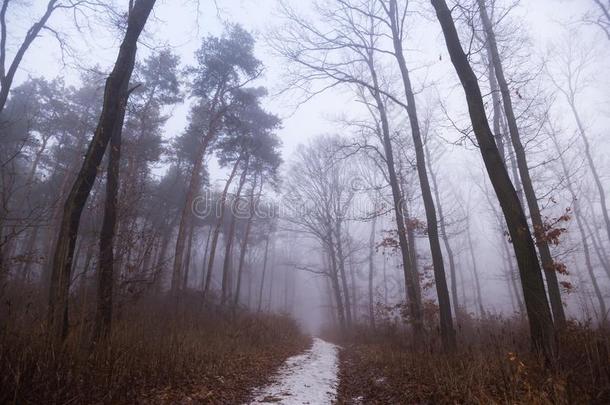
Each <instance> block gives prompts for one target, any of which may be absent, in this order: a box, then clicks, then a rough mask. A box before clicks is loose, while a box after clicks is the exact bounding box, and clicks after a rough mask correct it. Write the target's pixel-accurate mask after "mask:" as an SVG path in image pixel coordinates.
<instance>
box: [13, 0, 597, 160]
mask: <svg viewBox="0 0 610 405" xmlns="http://www.w3.org/2000/svg"><path fill="white" fill-rule="evenodd" d="M30 2H31V3H32V4H33V5H35V6H34V7H31V8H29V9H27V10H24V11H23V12H21V13H19V15H13V20H12V21H11V27H14V25H12V24H14V23H15V22H16V23H17V24H18V25H19V26H20V27H21V28H22V29H23V28H25V27H26V26H28V25H29V24H30V22H31V16H34V15H38V12H37V11H38V10H37V11H34V12H33V11H32V9H35V8H36V7H38V8H39V10H42V6H43V5H44V3H46V1H43V0H31V1H30ZM115 2H117V4H121V2H120V1H118V0H115ZM123 3H126V1H124V2H123ZM215 3H216V4H215ZM293 3H294V4H295V5H299V7H306V6H303V4H306V3H307V2H306V1H293ZM426 3H427V2H424V3H423V4H424V6H425V7H427V8H428V9H429V5H428V4H426ZM521 3H522V4H521V6H520V8H519V10H517V12H516V15H520V16H523V18H524V21H525V26H526V27H528V28H529V30H530V32H531V37H532V38H533V39H534V40H535V41H536V42H537V44H538V45H540V48H541V49H542V48H543V47H544V46H545V44H546V43H547V42H548V40H549V39H552V38H553V37H554V36H557V35H558V33H559V32H560V30H561V27H560V26H559V25H558V24H557V22H565V21H570V20H575V19H576V18H578V16H581V15H582V14H583V12H584V11H585V10H586V9H587V8H588V7H589V6H590V4H589V3H591V1H590V0H523V1H522V2H521ZM415 7H421V6H419V5H415ZM276 9H277V1H276V0H222V1H220V0H217V1H216V2H213V1H209V0H207V1H206V0H200V7H199V9H198V8H197V1H196V0H160V1H158V4H157V6H156V8H155V11H154V19H153V20H152V21H150V23H149V24H148V28H147V31H148V34H149V35H148V37H147V38H146V39H145V41H144V44H142V45H141V46H140V55H141V56H142V55H144V54H145V53H146V52H147V51H148V50H147V49H146V48H147V47H156V46H162V45H169V46H171V47H172V48H173V49H174V51H175V52H176V53H177V54H178V55H180V57H181V58H182V61H183V63H190V62H191V61H192V60H193V52H194V51H195V49H197V48H198V47H199V44H200V41H201V37H203V36H204V35H208V34H214V35H217V34H220V33H221V31H222V26H223V23H224V22H237V23H240V24H242V25H243V26H244V27H245V28H247V29H248V30H249V31H251V32H252V33H253V34H254V35H255V36H256V37H257V39H259V41H258V44H257V56H258V57H259V58H261V59H262V60H263V61H264V62H265V65H266V73H265V77H264V78H263V79H262V82H261V84H263V85H266V86H267V87H269V88H270V90H271V92H272V93H274V92H276V91H278V90H280V89H281V88H282V85H283V83H281V73H282V63H281V62H279V61H278V60H277V59H275V58H274V57H273V56H272V54H271V53H270V51H269V49H267V47H266V46H265V44H264V39H263V37H264V35H265V33H267V32H268V31H269V29H270V28H272V27H273V26H276V25H278V16H277V13H276ZM517 13H518V14H517ZM89 22H90V25H91V30H89V29H87V28H86V27H84V28H83V29H82V32H83V33H82V34H80V33H78V32H76V31H75V30H74V29H73V28H71V26H72V24H71V21H70V18H69V16H68V15H56V16H54V17H53V19H52V22H51V25H52V26H53V27H55V28H61V30H62V31H64V32H68V33H69V34H68V36H67V37H68V40H69V43H70V45H71V46H72V47H73V49H74V50H75V51H76V53H75V54H74V55H72V56H70V55H68V56H67V57H66V58H65V59H63V60H62V54H61V52H60V49H59V47H58V46H57V43H56V42H55V40H54V39H53V38H51V37H50V36H49V35H48V34H47V35H45V37H44V38H42V39H39V40H37V41H36V42H35V43H34V45H33V46H32V48H31V49H30V51H29V52H28V54H27V56H26V58H25V61H24V63H23V64H22V67H21V69H20V71H19V74H18V76H17V82H20V81H22V80H24V79H25V78H26V77H27V76H28V75H31V76H45V77H47V78H53V77H55V76H63V77H64V78H65V79H66V80H67V81H74V79H75V78H76V77H77V76H78V69H79V68H82V67H90V66H93V65H96V64H99V65H100V66H102V67H103V68H106V69H107V68H108V67H109V66H111V64H112V62H113V60H114V57H115V55H116V52H117V48H118V44H119V40H120V38H119V35H117V33H116V32H114V31H113V30H112V29H111V28H110V27H109V26H108V25H107V24H105V23H104V21H103V19H102V18H101V17H99V18H91V19H90V20H89ZM434 23H435V21H430V22H424V23H423V24H422V23H420V24H418V28H419V32H418V34H417V36H416V37H414V38H413V41H414V42H413V43H414V44H415V46H416V47H418V48H420V49H422V50H424V51H425V52H424V53H423V54H418V57H419V58H421V55H424V58H423V60H422V61H421V62H420V63H422V65H423V64H424V63H432V62H431V61H435V60H436V59H437V57H436V56H431V55H440V54H443V53H446V51H445V49H444V48H443V47H444V43H443V41H442V37H441V36H440V30H439V29H438V27H436V24H434ZM9 34H10V35H12V36H13V37H14V38H16V39H18V38H21V37H22V30H21V31H17V30H14V29H11V30H10V32H9ZM412 47H413V46H412ZM426 58H428V60H426ZM432 58H434V59H432ZM448 60H449V58H444V59H443V60H442V61H438V62H437V63H438V64H439V65H442V67H440V69H446V68H449V67H450V66H448ZM292 96H294V95H292ZM351 99H352V97H351V96H349V95H348V94H347V93H344V94H337V92H336V91H335V92H333V93H326V94H324V95H321V96H318V97H316V98H315V99H314V100H313V101H312V102H309V103H307V104H305V105H303V106H301V107H300V108H299V109H298V110H297V111H296V112H295V111H294V108H293V107H294V103H293V101H294V98H289V97H281V98H277V99H273V100H268V102H267V106H268V108H269V109H270V110H272V111H273V112H275V113H277V114H279V115H280V116H282V117H283V118H284V122H283V129H282V130H281V132H280V135H281V138H282V140H283V142H284V149H285V152H286V155H289V154H290V151H292V150H293V149H294V147H295V146H296V145H297V144H299V143H301V142H303V141H304V140H305V139H307V138H309V137H311V136H314V135H316V134H319V133H321V132H328V131H332V130H333V124H332V123H331V122H329V118H332V117H334V116H336V115H338V114H341V113H346V112H347V113H348V114H349V110H350V108H354V105H353V104H352V103H350V101H351ZM187 110H188V109H187V108H186V107H185V106H182V107H178V108H177V109H176V110H175V111H174V117H173V118H172V120H171V121H170V123H169V124H168V126H167V136H168V137H172V136H173V135H174V134H176V133H179V132H180V131H181V130H182V129H183V128H184V126H185V124H186V119H185V118H186V112H187Z"/></svg>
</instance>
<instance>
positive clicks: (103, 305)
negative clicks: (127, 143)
mask: <svg viewBox="0 0 610 405" xmlns="http://www.w3.org/2000/svg"><path fill="white" fill-rule="evenodd" d="M126 101H127V98H126V97H125V98H124V99H123V106H122V107H121V109H120V110H119V113H118V117H117V121H116V126H115V128H114V130H113V134H112V139H111V140H110V152H109V159H108V171H107V175H106V202H105V205H104V218H103V220H102V229H101V231H100V251H99V261H98V263H99V267H98V271H97V307H96V308H97V309H96V314H95V324H94V325H93V341H94V342H97V341H98V340H103V339H105V338H106V337H108V335H109V334H110V330H111V325H112V290H113V286H114V266H115V263H114V236H115V230H116V222H117V198H118V194H119V184H120V183H119V168H120V163H121V133H122V130H123V120H124V119H125V108H126Z"/></svg>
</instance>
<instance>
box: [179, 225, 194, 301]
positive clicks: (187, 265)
mask: <svg viewBox="0 0 610 405" xmlns="http://www.w3.org/2000/svg"><path fill="white" fill-rule="evenodd" d="M190 228H191V229H190V230H189V239H188V243H187V246H186V253H185V255H186V259H185V261H184V278H183V280H184V281H183V282H182V290H183V291H186V289H187V288H188V286H189V270H190V267H191V251H192V247H193V233H194V231H195V224H193V223H191V226H190Z"/></svg>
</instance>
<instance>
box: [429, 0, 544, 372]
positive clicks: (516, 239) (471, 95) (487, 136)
mask: <svg viewBox="0 0 610 405" xmlns="http://www.w3.org/2000/svg"><path fill="white" fill-rule="evenodd" d="M431 2H432V5H433V7H434V9H435V11H436V16H437V19H438V21H439V23H440V25H441V28H442V30H443V35H444V37H445V42H446V45H447V50H448V51H449V55H450V57H451V61H452V63H453V65H454V67H455V70H456V73H457V75H458V77H459V79H460V82H461V84H462V87H463V88H464V93H465V96H466V100H467V102H468V111H469V115H470V120H471V122H472V127H473V131H474V133H475V136H476V139H477V141H478V144H479V147H480V151H481V156H482V158H483V161H484V163H485V167H486V169H487V173H488V175H489V178H490V180H491V183H492V186H493V188H494V191H495V192H496V196H497V197H498V201H499V202H500V206H501V207H502V211H503V213H504V217H505V219H506V223H507V225H508V230H509V233H510V236H511V239H512V242H513V247H514V249H515V256H516V257H517V262H518V265H519V273H520V275H521V284H522V287H523V295H524V298H525V305H526V308H527V314H528V318H529V323H530V333H531V338H532V344H533V348H534V350H536V351H541V352H542V353H544V355H545V356H546V357H547V359H549V360H551V359H553V358H554V357H555V331H554V325H553V319H552V316H551V312H550V309H549V304H548V300H547V297H546V291H545V286H544V281H543V279H542V273H541V269H540V264H539V262H538V257H537V254H536V247H535V244H534V241H533V239H532V235H531V232H530V230H529V225H528V223H527V219H526V217H525V213H524V212H523V208H522V207H521V204H520V202H519V199H518V197H517V193H516V191H515V188H514V186H513V184H512V182H511V180H510V177H509V176H508V172H507V170H506V167H505V166H504V162H503V161H502V157H501V156H500V153H499V151H498V147H497V146H496V143H495V140H494V136H493V133H492V132H491V129H490V128H489V122H488V121H487V116H486V112H485V106H484V104H483V97H482V95H481V90H480V87H479V84H478V80H477V77H476V75H475V74H474V72H473V70H472V67H471V66H470V63H469V62H468V58H467V56H466V54H465V53H464V50H463V48H462V45H461V42H460V38H459V36H458V33H457V30H456V28H455V24H454V21H453V17H452V15H451V11H450V10H449V7H448V6H447V3H446V2H445V1H444V0H431Z"/></svg>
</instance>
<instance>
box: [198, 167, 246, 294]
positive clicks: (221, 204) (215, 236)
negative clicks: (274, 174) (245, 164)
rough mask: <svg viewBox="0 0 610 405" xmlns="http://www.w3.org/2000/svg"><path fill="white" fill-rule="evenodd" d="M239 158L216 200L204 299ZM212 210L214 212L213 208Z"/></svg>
mask: <svg viewBox="0 0 610 405" xmlns="http://www.w3.org/2000/svg"><path fill="white" fill-rule="evenodd" d="M240 162H241V159H237V161H236V162H235V164H234V165H233V170H231V174H230V175H229V178H228V179H227V183H226V184H225V188H224V190H222V195H221V196H220V201H218V205H219V209H220V214H219V215H218V218H217V219H216V226H215V227H214V233H213V235H212V244H211V245H210V253H209V255H210V257H209V259H208V272H207V274H206V276H205V287H204V288H203V299H205V298H206V297H207V295H208V292H209V291H210V287H211V284H212V272H213V270H214V258H215V256H216V246H217V245H218V237H219V235H220V229H221V228H222V222H223V220H224V215H225V208H226V207H225V203H226V201H227V193H228V192H229V186H230V185H231V182H232V181H233V178H234V177H235V173H237V168H238V167H239V163H240ZM213 212H215V211H214V210H213Z"/></svg>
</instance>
